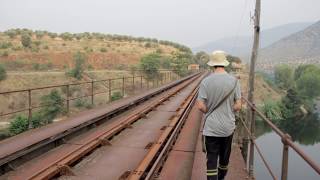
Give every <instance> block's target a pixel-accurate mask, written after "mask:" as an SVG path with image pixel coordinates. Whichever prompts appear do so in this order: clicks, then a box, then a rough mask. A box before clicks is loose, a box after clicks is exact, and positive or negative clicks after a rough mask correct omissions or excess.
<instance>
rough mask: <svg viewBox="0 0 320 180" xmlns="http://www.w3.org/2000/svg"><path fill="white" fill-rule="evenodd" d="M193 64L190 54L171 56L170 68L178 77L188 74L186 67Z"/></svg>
mask: <svg viewBox="0 0 320 180" xmlns="http://www.w3.org/2000/svg"><path fill="white" fill-rule="evenodd" d="M192 63H194V58H193V56H192V54H190V53H181V52H179V53H175V54H173V59H172V67H173V69H174V71H175V72H176V73H177V74H178V75H179V76H185V75H187V74H188V65H189V64H192Z"/></svg>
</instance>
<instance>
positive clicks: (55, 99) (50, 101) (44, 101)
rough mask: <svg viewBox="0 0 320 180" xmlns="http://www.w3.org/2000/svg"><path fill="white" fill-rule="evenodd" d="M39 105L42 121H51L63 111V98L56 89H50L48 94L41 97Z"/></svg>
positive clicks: (46, 122)
mask: <svg viewBox="0 0 320 180" xmlns="http://www.w3.org/2000/svg"><path fill="white" fill-rule="evenodd" d="M41 106H43V107H42V109H41V110H40V113H41V117H42V121H43V122H45V124H48V123H51V122H52V120H53V119H54V118H56V117H57V115H58V114H59V113H61V112H62V111H63V98H62V97H61V95H60V93H59V92H58V91H57V90H52V91H51V92H50V93H49V94H48V95H45V96H42V97H41Z"/></svg>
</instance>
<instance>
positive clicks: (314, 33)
mask: <svg viewBox="0 0 320 180" xmlns="http://www.w3.org/2000/svg"><path fill="white" fill-rule="evenodd" d="M278 63H289V64H290V63H292V64H294V65H295V64H301V63H320V21H318V22H316V23H314V24H312V25H310V26H308V27H307V28H305V29H303V30H301V31H299V32H296V33H294V34H292V35H289V36H287V37H284V38H282V39H281V40H279V41H277V42H275V43H273V44H271V45H270V46H268V47H266V48H263V49H261V50H260V52H259V64H260V67H261V66H264V68H267V67H269V68H271V67H273V66H274V65H275V64H278Z"/></svg>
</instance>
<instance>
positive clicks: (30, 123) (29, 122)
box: [28, 89, 33, 129]
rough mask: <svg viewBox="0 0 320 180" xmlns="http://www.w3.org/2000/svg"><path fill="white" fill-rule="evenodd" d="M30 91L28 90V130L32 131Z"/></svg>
mask: <svg viewBox="0 0 320 180" xmlns="http://www.w3.org/2000/svg"><path fill="white" fill-rule="evenodd" d="M31 103H32V102H31V90H30V89H29V90H28V112H29V114H28V128H29V129H32V127H33V124H32V104H31Z"/></svg>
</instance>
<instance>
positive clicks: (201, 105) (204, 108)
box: [197, 100, 208, 113]
mask: <svg viewBox="0 0 320 180" xmlns="http://www.w3.org/2000/svg"><path fill="white" fill-rule="evenodd" d="M197 107H198V109H199V110H200V111H201V112H203V113H207V112H208V108H207V106H206V104H205V103H204V102H203V101H202V100H197Z"/></svg>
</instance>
